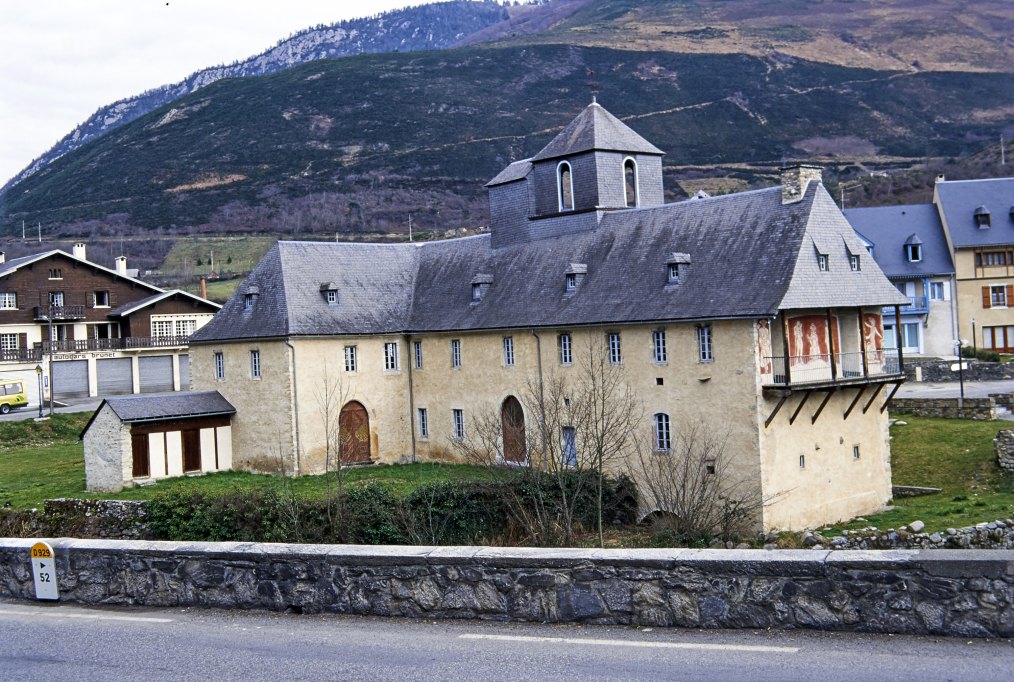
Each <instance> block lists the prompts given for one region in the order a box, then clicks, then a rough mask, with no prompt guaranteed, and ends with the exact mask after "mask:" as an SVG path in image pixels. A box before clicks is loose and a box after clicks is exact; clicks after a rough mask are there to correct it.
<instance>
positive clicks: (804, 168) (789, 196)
mask: <svg viewBox="0 0 1014 682" xmlns="http://www.w3.org/2000/svg"><path fill="white" fill-rule="evenodd" d="M820 171H821V169H820V166H812V165H808V164H804V163H800V164H797V165H795V166H788V167H786V168H783V169H782V203H783V204H794V203H796V202H797V201H802V199H803V195H804V194H805V193H806V186H807V185H808V184H809V183H810V181H811V180H816V181H817V182H821V181H822V180H823V178H822V177H821V172H820Z"/></svg>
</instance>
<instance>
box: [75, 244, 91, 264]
mask: <svg viewBox="0 0 1014 682" xmlns="http://www.w3.org/2000/svg"><path fill="white" fill-rule="evenodd" d="M73 253H74V258H80V259H81V260H88V258H87V257H86V256H85V245H84V242H78V243H77V244H75V245H74V251H73Z"/></svg>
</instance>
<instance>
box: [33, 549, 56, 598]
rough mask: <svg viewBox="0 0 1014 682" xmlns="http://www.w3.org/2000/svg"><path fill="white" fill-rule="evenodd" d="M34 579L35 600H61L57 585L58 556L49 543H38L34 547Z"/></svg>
mask: <svg viewBox="0 0 1014 682" xmlns="http://www.w3.org/2000/svg"><path fill="white" fill-rule="evenodd" d="M31 555H32V577H33V578H34V579H35V598H36V599H51V600H56V599H59V598H60V590H59V588H58V587H57V585H56V554H55V553H54V552H53V548H52V547H50V546H49V543H47V542H41V541H40V542H36V543H35V544H34V545H32V552H31Z"/></svg>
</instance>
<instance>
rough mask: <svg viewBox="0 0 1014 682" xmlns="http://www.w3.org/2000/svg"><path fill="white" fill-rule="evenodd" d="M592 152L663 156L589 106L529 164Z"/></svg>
mask: <svg viewBox="0 0 1014 682" xmlns="http://www.w3.org/2000/svg"><path fill="white" fill-rule="evenodd" d="M592 149H599V150H604V151H622V152H629V153H637V154H658V155H659V156H664V155H665V152H663V151H662V150H661V149H659V148H658V147H656V146H655V145H653V144H652V143H650V142H648V141H647V140H646V139H644V138H643V137H641V136H640V135H638V134H637V133H635V132H634V131H633V130H631V129H630V127H629V126H628V125H627V124H626V123H624V122H623V121H621V120H620V119H618V118H616V117H615V116H613V115H612V114H610V113H609V112H608V111H606V110H605V109H604V108H602V106H601V105H600V104H598V103H596V102H592V103H591V104H589V105H588V106H587V107H585V109H584V111H582V112H581V113H580V114H578V116H577V118H575V119H574V120H573V121H571V122H570V123H569V124H567V127H565V128H564V129H563V130H561V131H560V133H559V134H558V135H557V136H556V137H554V138H553V139H552V140H551V141H550V142H549V144H547V145H546V146H545V147H543V148H542V151H540V152H539V153H538V154H536V155H535V156H534V157H532V161H545V160H547V159H555V158H558V157H561V156H569V155H571V154H580V153H581V152H587V151H591V150H592ZM508 168H510V166H508ZM501 174H502V173H501Z"/></svg>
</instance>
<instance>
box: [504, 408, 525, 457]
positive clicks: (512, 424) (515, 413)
mask: <svg viewBox="0 0 1014 682" xmlns="http://www.w3.org/2000/svg"><path fill="white" fill-rule="evenodd" d="M500 422H501V428H502V429H503V458H504V460H505V461H507V462H517V463H520V462H524V461H525V459H526V454H527V451H526V448H525V413H524V410H522V409H521V403H519V402H518V399H517V398H515V397H514V396H512V395H510V396H507V399H506V400H504V401H503V407H502V408H500Z"/></svg>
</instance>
